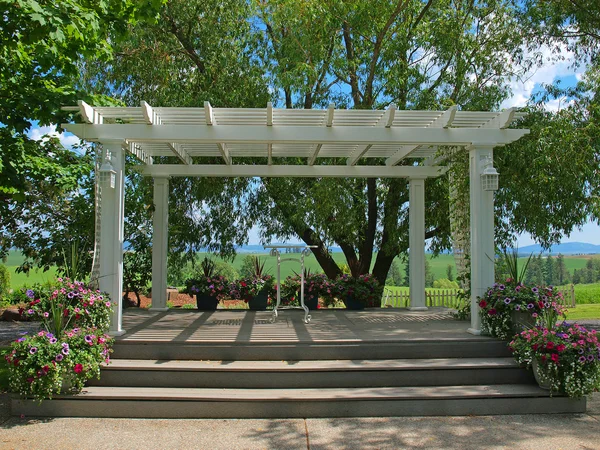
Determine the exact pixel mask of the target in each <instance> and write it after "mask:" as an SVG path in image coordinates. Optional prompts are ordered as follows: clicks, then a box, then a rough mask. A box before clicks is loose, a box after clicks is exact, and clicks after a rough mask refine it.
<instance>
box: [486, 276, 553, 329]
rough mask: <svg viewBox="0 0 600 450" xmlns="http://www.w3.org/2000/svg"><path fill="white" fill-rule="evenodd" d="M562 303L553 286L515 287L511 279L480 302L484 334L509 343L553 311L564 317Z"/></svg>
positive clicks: (490, 291) (497, 286) (517, 285)
mask: <svg viewBox="0 0 600 450" xmlns="http://www.w3.org/2000/svg"><path fill="white" fill-rule="evenodd" d="M561 299H562V294H561V293H560V292H557V291H555V290H554V288H553V287H552V286H549V287H541V286H533V287H530V286H526V285H524V284H521V283H519V284H516V285H515V284H514V283H513V282H512V280H511V279H510V278H509V279H507V280H506V283H494V285H493V286H492V287H491V288H489V289H488V290H487V291H486V293H485V295H484V296H483V297H480V298H479V307H480V314H481V327H482V331H483V332H485V333H487V334H490V335H491V336H494V337H498V338H500V339H509V338H510V337H511V336H513V335H514V334H515V333H518V332H520V331H522V330H523V329H526V328H530V327H532V326H533V325H535V323H536V319H537V318H538V317H539V316H540V314H547V310H549V309H551V310H553V311H554V312H555V313H557V314H558V315H560V314H562V307H561V306H560V303H561Z"/></svg>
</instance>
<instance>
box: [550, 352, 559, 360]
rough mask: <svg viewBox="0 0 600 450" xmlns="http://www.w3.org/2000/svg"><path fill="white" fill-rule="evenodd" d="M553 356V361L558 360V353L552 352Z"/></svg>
mask: <svg viewBox="0 0 600 450" xmlns="http://www.w3.org/2000/svg"><path fill="white" fill-rule="evenodd" d="M551 358H552V361H553V362H558V355H557V354H556V353H552V356H551Z"/></svg>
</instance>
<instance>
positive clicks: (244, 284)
mask: <svg viewBox="0 0 600 450" xmlns="http://www.w3.org/2000/svg"><path fill="white" fill-rule="evenodd" d="M240 284H241V285H242V287H246V286H248V285H247V284H246V282H245V281H242V282H241V283H240Z"/></svg>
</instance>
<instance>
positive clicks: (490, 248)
mask: <svg viewBox="0 0 600 450" xmlns="http://www.w3.org/2000/svg"><path fill="white" fill-rule="evenodd" d="M493 149H494V147H493V146H489V145H473V146H471V147H469V177H470V184H469V186H470V213H471V214H470V216H471V327H470V328H469V329H468V331H469V333H471V334H476V335H478V334H481V318H480V317H479V305H478V304H477V298H478V297H481V296H483V295H484V294H485V292H486V290H487V289H488V288H489V287H490V286H492V284H494V259H495V246H494V192H493V191H485V190H483V187H482V182H481V174H482V172H483V170H484V169H485V166H486V162H491V161H492V158H493V156H494V150H493Z"/></svg>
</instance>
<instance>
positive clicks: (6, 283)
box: [0, 264, 10, 302]
mask: <svg viewBox="0 0 600 450" xmlns="http://www.w3.org/2000/svg"><path fill="white" fill-rule="evenodd" d="M9 289H10V272H9V271H8V269H7V267H6V266H5V265H4V264H0V302H2V301H5V300H6V297H7V296H8V291H9Z"/></svg>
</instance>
